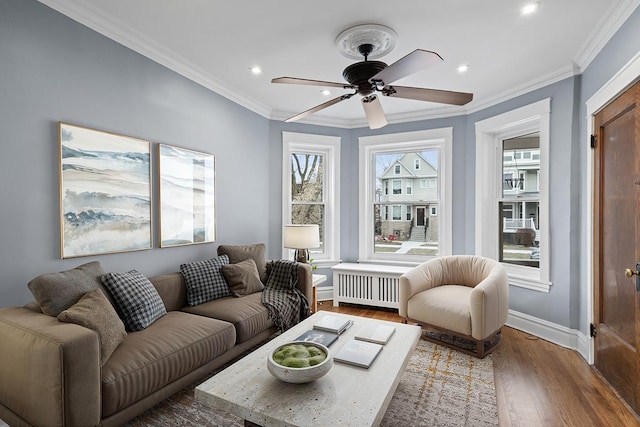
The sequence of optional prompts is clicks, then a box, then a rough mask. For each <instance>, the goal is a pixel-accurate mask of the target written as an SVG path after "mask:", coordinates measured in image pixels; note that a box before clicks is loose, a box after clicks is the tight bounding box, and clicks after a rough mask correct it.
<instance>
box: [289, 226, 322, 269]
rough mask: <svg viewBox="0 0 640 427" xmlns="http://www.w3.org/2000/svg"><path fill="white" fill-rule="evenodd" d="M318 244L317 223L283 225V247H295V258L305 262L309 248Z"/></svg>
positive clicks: (318, 228)
mask: <svg viewBox="0 0 640 427" xmlns="http://www.w3.org/2000/svg"><path fill="white" fill-rule="evenodd" d="M318 246H320V227H318V224H287V225H285V226H284V247H285V248H289V249H295V250H296V252H295V260H296V261H297V262H302V263H307V262H308V260H309V248H317V247H318Z"/></svg>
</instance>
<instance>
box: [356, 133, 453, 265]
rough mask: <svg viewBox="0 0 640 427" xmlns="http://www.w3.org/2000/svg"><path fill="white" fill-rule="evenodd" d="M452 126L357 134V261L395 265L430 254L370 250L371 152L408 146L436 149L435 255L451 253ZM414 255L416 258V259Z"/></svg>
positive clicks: (419, 148) (391, 150) (392, 150)
mask: <svg viewBox="0 0 640 427" xmlns="http://www.w3.org/2000/svg"><path fill="white" fill-rule="evenodd" d="M452 143H453V128H451V127H448V128H440V129H431V130H424V131H416V132H403V133H394V134H388V135H375V136H364V137H360V138H358V145H359V161H358V163H359V165H360V185H359V188H360V194H359V216H360V218H361V220H360V224H359V236H360V239H359V240H360V245H359V260H358V261H359V262H376V263H385V264H396V265H417V264H419V263H421V262H424V261H425V260H426V259H429V258H432V257H416V256H411V255H409V256H402V255H389V254H376V253H374V251H373V245H374V241H373V233H372V232H371V230H373V212H372V209H373V202H374V200H373V199H372V198H373V194H374V189H373V188H371V186H372V185H375V180H376V176H375V175H376V170H375V167H374V166H373V155H374V153H377V152H380V151H389V152H398V151H411V150H428V149H429V148H438V149H440V159H439V169H440V171H439V173H440V176H441V177H442V178H443V179H440V180H439V182H438V186H439V187H440V188H439V191H440V202H439V206H440V207H441V208H440V212H439V213H440V219H439V227H440V230H439V236H440V238H439V241H438V244H439V248H438V249H439V254H440V255H439V256H443V255H451V251H452V236H453V234H452V222H451V213H452V201H451V200H452V189H453V186H452V180H453V179H452V178H453V174H452V165H453V154H452ZM417 258H420V259H419V260H417Z"/></svg>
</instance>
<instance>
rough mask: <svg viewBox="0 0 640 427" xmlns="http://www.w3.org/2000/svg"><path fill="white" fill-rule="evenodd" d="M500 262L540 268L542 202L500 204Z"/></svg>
mask: <svg viewBox="0 0 640 427" xmlns="http://www.w3.org/2000/svg"><path fill="white" fill-rule="evenodd" d="M500 212H501V213H502V231H501V234H500V242H501V244H500V261H502V262H507V263H509V264H518V265H526V266H529V267H540V240H539V239H540V233H539V231H538V230H539V229H540V225H539V224H538V221H537V218H538V216H539V212H540V202H515V203H508V202H500Z"/></svg>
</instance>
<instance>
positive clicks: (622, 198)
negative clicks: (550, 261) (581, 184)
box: [594, 83, 640, 413]
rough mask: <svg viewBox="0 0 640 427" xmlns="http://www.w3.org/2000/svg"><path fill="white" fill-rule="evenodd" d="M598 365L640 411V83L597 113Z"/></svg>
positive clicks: (596, 305) (596, 243)
mask: <svg viewBox="0 0 640 427" xmlns="http://www.w3.org/2000/svg"><path fill="white" fill-rule="evenodd" d="M594 129H595V133H596V135H597V142H596V148H595V163H594V166H595V170H594V174H595V175H594V176H595V183H594V190H595V194H594V196H595V199H594V200H595V206H594V211H595V212H594V213H595V215H594V219H595V221H594V223H595V230H594V232H595V235H594V242H595V245H594V247H595V253H594V268H595V270H594V278H595V281H594V286H595V292H594V295H595V299H594V301H595V325H596V338H595V349H596V352H595V366H596V368H597V369H598V370H599V371H600V372H601V373H602V375H603V376H604V377H605V378H606V379H607V380H608V381H609V383H610V384H611V385H612V386H613V387H614V388H615V389H616V390H617V391H618V393H619V394H620V395H621V396H622V397H623V398H624V400H625V401H626V402H627V403H628V404H629V405H630V406H631V408H633V410H635V411H636V413H640V369H639V367H640V360H639V355H640V351H639V350H640V345H639V341H640V339H639V338H640V313H639V311H640V292H636V279H637V277H636V276H634V277H632V278H629V277H627V276H626V275H625V269H627V268H630V269H632V270H633V271H636V263H637V262H638V261H640V158H639V156H640V83H637V84H636V85H635V86H633V87H631V88H630V89H628V90H627V91H626V92H625V93H624V94H622V95H620V97H618V98H617V99H615V100H614V101H613V102H612V103H611V104H609V105H608V106H607V107H605V108H604V109H603V110H602V111H601V112H599V113H598V114H597V115H596V117H595V127H594Z"/></svg>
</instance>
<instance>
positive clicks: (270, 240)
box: [0, 0, 640, 332]
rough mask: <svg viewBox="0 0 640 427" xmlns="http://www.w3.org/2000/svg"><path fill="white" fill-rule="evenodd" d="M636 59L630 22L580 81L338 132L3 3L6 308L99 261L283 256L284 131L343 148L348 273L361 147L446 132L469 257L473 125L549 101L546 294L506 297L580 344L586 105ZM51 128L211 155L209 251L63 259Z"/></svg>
mask: <svg viewBox="0 0 640 427" xmlns="http://www.w3.org/2000/svg"><path fill="white" fill-rule="evenodd" d="M639 49H640V12H638V11H636V12H635V13H634V14H633V15H632V17H631V18H630V19H629V20H628V21H627V22H626V23H625V25H624V26H623V27H622V28H621V30H620V31H619V32H618V33H617V34H616V35H615V36H614V38H613V39H612V40H611V41H610V42H609V44H608V45H607V46H606V47H605V49H603V51H602V52H601V53H600V55H598V57H597V58H596V59H595V60H594V61H593V62H592V63H591V65H590V66H589V67H588V68H587V70H586V71H585V73H584V74H583V75H582V76H577V77H572V78H568V79H566V80H563V81H560V82H557V83H554V84H551V85H549V86H546V87H544V88H542V89H538V90H535V91H532V92H530V93H527V94H525V95H522V96H518V97H516V98H513V99H511V100H508V101H505V102H503V103H500V104H498V105H494V106H492V107H489V108H486V109H484V110H482V111H478V112H474V113H472V114H469V115H463V116H454V117H449V118H443V119H434V120H423V121H416V122H412V123H403V124H395V125H389V126H387V127H385V128H383V129H381V130H380V131H371V130H369V129H367V128H359V129H340V128H332V127H325V126H311V125H303V124H288V123H282V122H279V121H269V120H267V119H265V118H263V117H260V116H258V115H257V114H255V113H252V112H250V111H248V110H247V109H245V108H243V107H240V106H238V105H236V104H234V103H233V102H231V101H229V100H227V99H226V98H223V97H221V96H219V95H217V94H215V93H213V92H211V91H209V90H207V89H205V88H203V87H201V86H199V85H197V84H196V83H193V82H191V81H189V80H187V79H185V78H183V77H181V76H179V75H177V74H175V73H174V72H172V71H170V70H168V69H166V68H164V67H162V66H160V65H158V64H156V63H154V62H153V61H150V60H148V59H146V58H144V57H142V56H141V55H139V54H137V53H135V52H132V51H131V50H129V49H127V48H125V47H122V46H121V45H119V44H117V43H115V42H113V41H111V40H109V39H106V38H104V37H103V36H101V35H99V34H97V33H95V32H93V31H91V30H89V29H87V28H85V27H83V26H82V25H80V24H77V23H76V22H74V21H72V20H70V19H68V18H66V17H64V16H62V15H60V14H58V13H57V12H55V11H53V10H51V9H49V8H47V7H46V6H44V5H42V4H40V3H38V2H36V1H35V0H0V62H1V66H0V113H1V114H0V129H2V134H1V135H2V137H1V138H2V148H3V150H2V153H3V154H2V156H0V189H1V195H2V200H3V203H2V205H1V206H0V227H1V235H0V272H1V273H2V274H1V275H0V306H7V305H13V304H22V303H24V302H26V301H28V300H30V299H31V295H30V293H29V291H28V289H27V287H26V283H27V282H28V280H30V279H31V278H32V277H34V276H36V275H38V274H41V273H44V272H50V271H59V270H64V269H67V268H72V267H74V266H76V265H78V264H80V263H83V262H88V261H91V260H94V259H97V260H99V261H101V262H102V264H103V265H104V266H105V269H106V270H110V271H114V270H117V271H123V270H127V269H132V268H136V269H138V270H140V271H141V272H143V273H144V274H147V275H154V274H161V273H165V272H169V271H175V270H177V269H178V266H179V264H180V263H181V262H184V261H189V260H195V259H204V258H207V257H209V256H212V254H213V253H214V252H215V248H216V246H217V245H218V244H236V243H237V244H243V243H252V242H258V241H262V242H265V243H267V248H268V256H269V257H278V256H280V254H281V239H282V236H281V230H282V225H281V217H282V208H281V205H282V203H281V197H282V190H281V188H282V185H281V184H282V172H281V171H282V154H281V153H282V151H281V147H282V142H281V134H282V132H283V131H291V132H301V133H311V134H322V135H332V136H339V137H341V138H342V148H341V170H340V173H341V178H342V179H341V182H340V192H341V197H340V201H341V227H342V237H341V242H340V243H341V256H342V259H343V261H355V260H356V259H357V258H358V223H359V218H358V191H359V189H358V184H357V183H358V138H359V137H361V136H365V135H372V134H383V133H396V132H407V131H415V130H423V129H433V128H441V127H453V154H454V158H455V162H454V171H453V224H454V228H453V251H454V253H456V254H461V253H473V252H474V250H475V249H474V248H475V241H474V233H475V221H474V215H475V213H474V210H475V173H476V171H475V150H476V148H475V122H476V121H478V120H483V119H485V118H487V117H491V116H494V115H497V114H501V113H503V112H506V111H509V110H512V109H514V108H518V107H521V106H523V105H527V104H530V103H532V102H535V101H538V100H540V99H544V98H551V100H552V101H551V109H552V113H551V152H550V156H551V158H550V162H551V165H550V167H551V168H550V175H551V176H550V184H551V201H550V227H551V250H552V265H551V280H552V282H553V287H552V289H551V292H550V293H549V294H542V293H539V292H534V291H528V290H524V289H519V288H513V287H512V293H511V295H512V298H511V308H512V309H515V310H517V311H520V312H523V313H526V314H530V315H532V316H535V317H539V318H541V319H545V320H548V321H550V322H554V323H557V324H559V325H563V326H566V327H571V328H579V329H581V330H582V331H583V332H585V331H586V328H587V326H586V325H587V323H588V322H587V320H588V319H586V296H585V289H584V280H585V271H584V270H585V264H584V260H583V258H584V257H585V256H586V254H585V252H584V249H583V248H582V246H583V245H584V242H585V240H586V235H587V233H588V232H589V231H588V230H587V229H586V225H585V224H584V215H583V211H584V209H585V205H584V203H585V202H584V200H585V199H584V197H585V196H584V193H585V189H586V187H585V182H584V181H585V180H586V178H587V171H586V170H585V169H586V159H585V154H584V153H585V150H584V149H583V145H582V144H583V143H585V142H584V141H586V135H584V130H585V119H584V116H585V111H584V102H585V101H586V99H588V98H589V97H590V96H591V95H592V94H593V93H595V91H596V90H597V89H598V88H599V87H601V86H602V84H604V83H605V82H606V81H607V80H608V79H609V78H611V76H613V75H614V74H615V72H616V71H617V70H618V69H619V68H620V67H621V66H622V65H624V64H625V63H626V62H627V61H628V60H629V59H630V58H631V57H632V56H633V55H634V54H635V53H636V52H638V50H639ZM58 121H65V122H69V123H73V124H77V125H82V126H87V127H92V128H96V129H101V130H105V131H110V132H115V133H121V134H124V135H130V136H134V137H138V138H143V139H148V140H150V141H152V142H153V143H154V149H155V145H156V144H155V143H166V144H174V145H178V146H181V147H185V148H190V149H195V150H201V151H206V152H210V153H213V154H215V155H216V166H217V171H216V191H217V194H216V202H217V224H218V226H217V231H218V239H217V242H216V243H214V244H204V245H196V246H187V247H180V248H167V249H159V248H154V249H152V250H149V251H141V252H129V253H125V254H113V255H104V256H99V257H86V258H77V259H70V260H60V259H59V242H60V227H59V219H58V218H59V212H58V209H59V207H58V141H57V133H56V132H57V128H56V125H57V122H58ZM154 158H155V151H154ZM155 173H156V171H155V168H154V188H156V190H157V182H156V180H157V179H156V177H155ZM154 220H157V212H156V211H154ZM156 222H157V221H156ZM155 228H156V229H157V227H155ZM155 238H156V239H155V240H156V241H157V235H156V236H155ZM320 272H321V273H328V274H330V271H328V270H324V271H320Z"/></svg>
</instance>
